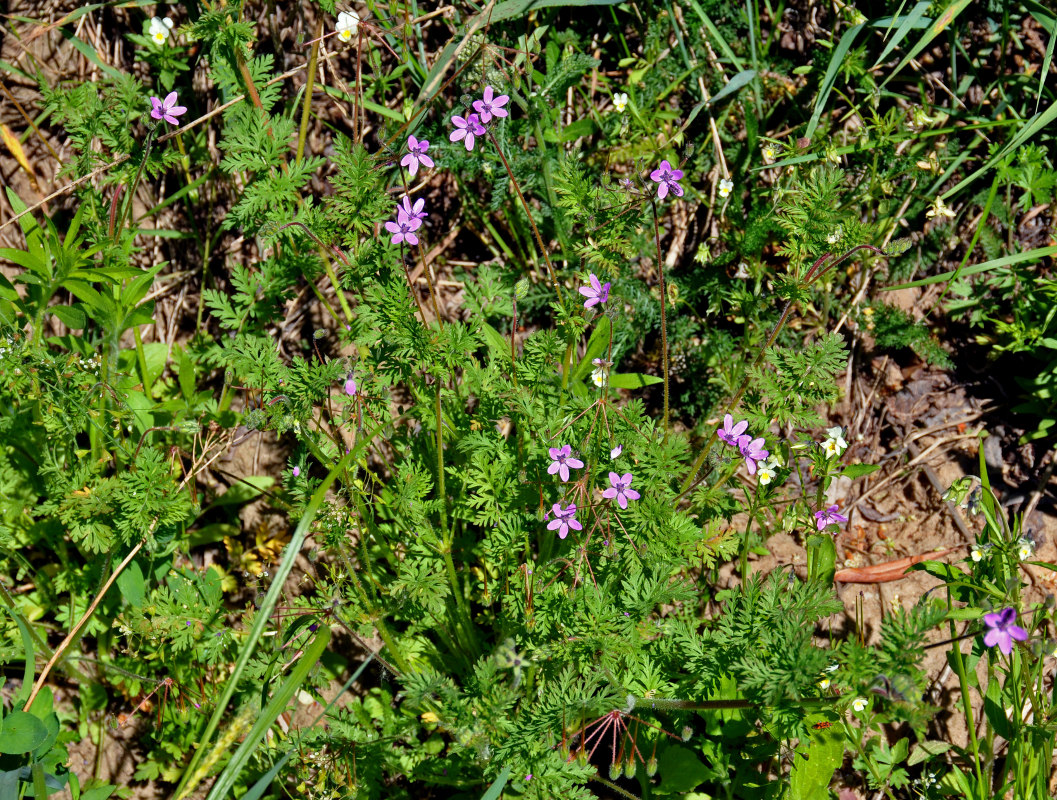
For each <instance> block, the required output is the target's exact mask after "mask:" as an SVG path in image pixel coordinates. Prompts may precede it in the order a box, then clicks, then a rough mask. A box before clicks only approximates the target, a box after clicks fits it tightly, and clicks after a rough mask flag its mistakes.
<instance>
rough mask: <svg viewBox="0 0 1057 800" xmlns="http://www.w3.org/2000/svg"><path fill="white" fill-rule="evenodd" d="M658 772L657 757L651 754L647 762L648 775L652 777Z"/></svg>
mask: <svg viewBox="0 0 1057 800" xmlns="http://www.w3.org/2000/svg"><path fill="white" fill-rule="evenodd" d="M656 774H657V757H656V756H651V757H650V760H649V761H647V762H646V776H647V777H649V778H652V777H653V776H654V775H656Z"/></svg>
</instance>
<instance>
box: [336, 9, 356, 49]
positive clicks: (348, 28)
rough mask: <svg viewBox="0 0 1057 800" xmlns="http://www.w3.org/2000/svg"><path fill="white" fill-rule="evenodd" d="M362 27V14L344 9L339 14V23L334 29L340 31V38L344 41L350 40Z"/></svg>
mask: <svg viewBox="0 0 1057 800" xmlns="http://www.w3.org/2000/svg"><path fill="white" fill-rule="evenodd" d="M359 27H360V15H359V14H357V13H356V12H355V11H342V12H341V13H340V14H338V24H337V25H335V26H334V30H336V31H337V32H338V38H339V39H341V41H343V42H347V41H349V40H350V39H351V38H352V37H353V36H354V35H355V33H356V31H357V30H358V29H359Z"/></svg>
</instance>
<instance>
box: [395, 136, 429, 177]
mask: <svg viewBox="0 0 1057 800" xmlns="http://www.w3.org/2000/svg"><path fill="white" fill-rule="evenodd" d="M427 150H429V141H427V140H426V139H422V140H421V141H419V140H418V139H416V138H415V137H414V136H408V137H407V155H405V156H404V157H403V158H402V159H400V166H402V167H407V174H408V175H411V176H414V174H415V173H416V172H418V168H419V166H420V165H421V166H423V167H429V168H432V167H433V166H434V164H433V159H432V158H430V157H429V156H427V155H426V151H427Z"/></svg>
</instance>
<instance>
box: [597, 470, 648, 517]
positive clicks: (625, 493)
mask: <svg viewBox="0 0 1057 800" xmlns="http://www.w3.org/2000/svg"><path fill="white" fill-rule="evenodd" d="M609 483H610V487H609V488H608V489H606V490H605V491H604V492H602V497H607V498H609V499H610V500H612V499H613V498H614V497H615V498H616V499H617V505H618V506H620V507H621V508H627V507H628V500H638V499H639V498H640V497H641V496H642V495H640V494H639V493H638V492H636V491H635V490H634V489H629V488H628V487H629V486H631V473H630V472H625V473H624V476H623V477H621V476H620V475H617V473H615V472H610V473H609Z"/></svg>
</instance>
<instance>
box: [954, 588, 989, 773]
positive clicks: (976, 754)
mask: <svg viewBox="0 0 1057 800" xmlns="http://www.w3.org/2000/svg"><path fill="white" fill-rule="evenodd" d="M949 602H950V601H949V599H948V604H949ZM950 629H951V638H952V639H953V638H955V637H956V636H957V634H956V633H955V630H954V620H950ZM951 655H952V656H953V658H952V659H951V660H952V661H953V662H954V663H953V664H952V666H953V667H954V672H955V674H957V676H958V682H959V684H960V685H961V690H962V712H963V713H964V714H965V727H966V729H967V730H968V731H969V745H970V746H971V747H972V750H973V769H975V770H976V785H977V786H978V787H983V786H984V776H983V772H982V771H981V770H980V744H979V742H977V740H976V725H975V724H974V720H973V704H972V699H971V698H970V696H969V679H968V677H967V676H966V674H965V660H964V658H963V657H962V648H961V644H960V643H955V645H954V647H953V648H951Z"/></svg>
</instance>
